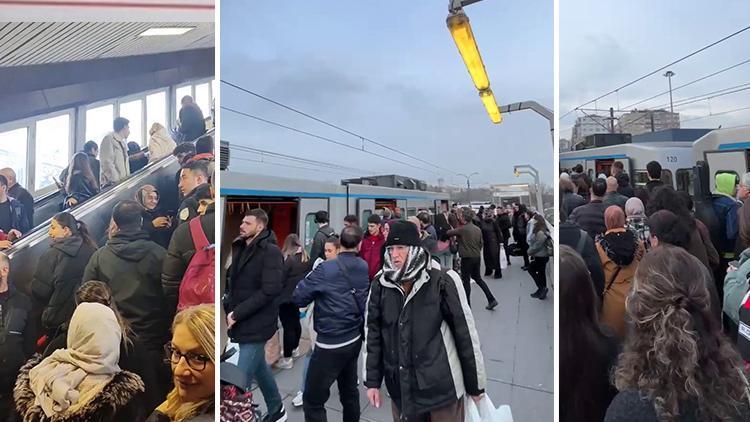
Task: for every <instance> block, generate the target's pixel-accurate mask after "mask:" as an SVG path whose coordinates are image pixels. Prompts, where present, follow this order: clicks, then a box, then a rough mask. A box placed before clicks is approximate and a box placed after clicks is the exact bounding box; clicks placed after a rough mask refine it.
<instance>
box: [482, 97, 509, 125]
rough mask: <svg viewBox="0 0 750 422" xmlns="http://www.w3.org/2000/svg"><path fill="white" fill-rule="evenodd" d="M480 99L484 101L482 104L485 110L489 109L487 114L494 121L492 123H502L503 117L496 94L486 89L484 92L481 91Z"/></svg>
mask: <svg viewBox="0 0 750 422" xmlns="http://www.w3.org/2000/svg"><path fill="white" fill-rule="evenodd" d="M479 98H481V99H482V104H484V108H486V109H487V114H489V115H490V120H492V123H500V122H502V121H503V116H502V115H501V114H500V108H499V107H498V106H497V101H495V94H493V93H492V90H491V89H485V90H483V91H479Z"/></svg>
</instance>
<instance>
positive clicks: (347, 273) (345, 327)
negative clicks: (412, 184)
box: [292, 227, 370, 422]
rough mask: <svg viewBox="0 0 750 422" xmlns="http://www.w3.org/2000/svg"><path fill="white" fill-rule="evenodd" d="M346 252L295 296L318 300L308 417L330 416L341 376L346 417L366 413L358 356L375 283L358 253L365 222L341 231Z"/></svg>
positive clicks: (300, 301)
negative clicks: (328, 405) (361, 399)
mask: <svg viewBox="0 0 750 422" xmlns="http://www.w3.org/2000/svg"><path fill="white" fill-rule="evenodd" d="M340 241H341V251H340V252H339V254H338V256H337V257H336V259H334V260H331V261H325V262H323V263H321V264H320V265H318V266H317V267H316V268H315V269H314V270H313V272H312V273H310V274H309V275H308V276H307V277H305V278H304V279H303V280H302V281H300V282H299V284H298V285H297V288H296V289H295V290H294V294H293V297H292V299H293V301H294V303H295V305H297V306H298V307H305V306H307V305H309V304H310V303H312V302H313V301H314V302H315V312H314V313H313V319H314V322H315V324H314V325H315V332H316V333H318V337H317V339H316V341H315V350H314V351H313V354H312V357H311V358H310V367H309V369H308V372H307V381H306V382H305V389H304V396H303V403H304V410H305V420H308V421H324V420H326V410H325V404H326V402H327V401H328V397H329V396H330V394H331V391H330V390H331V385H333V382H334V381H337V384H338V390H339V396H340V399H341V406H342V408H343V420H344V421H345V422H357V421H359V416H360V406H359V392H358V391H357V360H358V359H359V351H360V349H361V348H362V327H363V325H364V311H365V306H366V302H367V292H368V290H369V287H370V278H369V275H368V267H367V262H365V260H363V259H362V258H360V257H358V256H357V253H358V252H359V244H360V242H362V230H361V229H360V228H359V227H347V228H345V229H344V230H343V231H342V232H341V238H340Z"/></svg>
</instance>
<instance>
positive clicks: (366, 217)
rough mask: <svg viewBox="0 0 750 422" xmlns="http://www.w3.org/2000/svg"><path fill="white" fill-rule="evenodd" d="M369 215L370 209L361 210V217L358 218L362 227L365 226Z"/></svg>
mask: <svg viewBox="0 0 750 422" xmlns="http://www.w3.org/2000/svg"><path fill="white" fill-rule="evenodd" d="M371 215H372V210H364V211H362V219H361V220H359V221H360V222H361V225H362V227H367V219H368V218H370V216H371Z"/></svg>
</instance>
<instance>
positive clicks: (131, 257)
mask: <svg viewBox="0 0 750 422" xmlns="http://www.w3.org/2000/svg"><path fill="white" fill-rule="evenodd" d="M164 255H166V251H165V250H164V248H162V247H161V246H159V245H157V244H156V243H154V242H152V241H150V240H148V234H147V233H146V232H144V231H143V230H123V231H120V232H119V233H117V234H116V235H115V236H114V237H113V238H112V239H110V240H109V241H107V244H106V245H105V246H104V247H102V248H100V249H99V250H97V251H96V252H94V255H93V256H92V257H91V260H90V261H89V264H88V265H87V266H86V270H85V271H84V273H83V281H84V282H86V281H89V280H99V281H102V282H104V283H106V284H107V285H108V286H109V288H110V289H111V290H112V297H113V298H114V299H115V302H116V303H117V307H118V308H119V309H120V313H122V316H123V317H124V318H125V319H126V320H127V321H128V322H130V325H131V327H132V328H133V333H134V334H135V335H136V336H138V338H139V339H140V340H141V342H142V343H143V345H144V346H145V347H146V348H147V349H149V350H157V349H158V350H161V348H162V347H163V346H164V344H165V343H166V341H167V339H168V336H169V323H170V321H169V315H168V314H167V313H166V312H165V309H166V307H165V300H164V293H163V292H162V288H161V270H162V265H163V263H164Z"/></svg>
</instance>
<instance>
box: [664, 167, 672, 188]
mask: <svg viewBox="0 0 750 422" xmlns="http://www.w3.org/2000/svg"><path fill="white" fill-rule="evenodd" d="M661 181H662V183H664V184H665V185H667V186H672V187H674V183H672V171H671V170H664V169H662V170H661Z"/></svg>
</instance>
